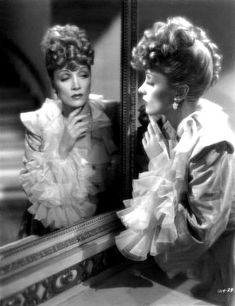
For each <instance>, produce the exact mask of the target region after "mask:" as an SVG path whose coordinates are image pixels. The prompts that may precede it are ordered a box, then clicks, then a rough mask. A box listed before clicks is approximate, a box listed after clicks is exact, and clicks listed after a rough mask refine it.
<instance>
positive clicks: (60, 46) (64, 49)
mask: <svg viewBox="0 0 235 306" xmlns="http://www.w3.org/2000/svg"><path fill="white" fill-rule="evenodd" d="M41 48H42V52H43V54H44V58H45V64H46V68H47V72H48V75H49V77H50V78H51V79H53V73H54V71H55V70H57V69H61V68H63V67H68V68H69V69H71V70H73V69H76V67H78V65H81V64H83V65H87V66H88V67H89V68H90V66H91V65H92V64H93V63H94V50H93V48H92V46H91V43H90V41H89V39H88V37H87V34H86V31H85V30H84V29H81V28H79V27H77V26H75V25H69V24H67V25H65V26H60V25H55V26H53V27H52V28H49V29H48V30H47V32H46V33H45V35H44V37H43V39H42V42H41Z"/></svg>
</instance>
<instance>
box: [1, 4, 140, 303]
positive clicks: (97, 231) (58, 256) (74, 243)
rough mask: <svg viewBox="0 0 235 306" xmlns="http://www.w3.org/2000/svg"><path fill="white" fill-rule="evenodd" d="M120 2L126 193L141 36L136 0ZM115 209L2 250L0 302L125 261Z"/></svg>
mask: <svg viewBox="0 0 235 306" xmlns="http://www.w3.org/2000/svg"><path fill="white" fill-rule="evenodd" d="M121 1H122V33H121V35H122V47H121V71H122V77H121V84H122V95H121V96H122V99H121V107H120V126H121V133H120V134H121V135H120V138H121V139H120V143H121V159H122V169H121V172H122V173H121V175H122V182H123V185H122V194H123V199H125V198H127V197H130V195H131V181H132V178H133V176H134V151H135V129H136V99H137V90H136V89H137V74H136V72H135V71H134V70H132V69H131V67H130V58H131V50H132V47H133V45H135V43H136V40H137V28H136V27H137V1H136V0H121ZM120 228H121V225H120V222H119V220H118V218H117V216H116V212H115V211H113V212H110V213H106V214H103V215H98V216H96V217H93V218H91V219H89V220H88V221H85V222H82V223H80V224H77V225H74V226H72V227H70V228H68V229H65V230H59V231H56V232H54V233H52V234H49V235H46V236H44V237H40V238H38V237H36V236H30V237H28V238H25V239H23V240H20V241H19V242H16V243H14V244H9V245H8V246H7V247H6V248H4V249H3V250H2V251H0V258H1V262H0V296H1V301H0V305H4V306H10V305H11V306H12V305H38V304H41V303H43V302H45V301H47V300H49V299H51V298H52V297H54V296H56V295H57V294H59V293H61V292H64V291H65V290H67V289H69V288H71V287H73V286H75V285H78V284H79V283H81V282H83V281H84V280H87V279H89V278H91V277H92V276H94V275H96V274H98V273H99V272H102V271H104V270H106V269H108V268H110V267H112V266H114V265H115V264H117V263H119V262H121V261H122V260H123V257H122V256H121V255H120V254H119V253H118V251H117V250H116V248H115V243H114V237H115V235H116V234H117V232H118V231H119V230H120Z"/></svg>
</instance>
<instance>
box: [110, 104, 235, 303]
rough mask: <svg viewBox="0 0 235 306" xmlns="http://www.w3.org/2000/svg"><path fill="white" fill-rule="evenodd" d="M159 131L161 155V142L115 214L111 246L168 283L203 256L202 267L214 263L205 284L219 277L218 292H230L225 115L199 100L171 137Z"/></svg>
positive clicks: (230, 187)
mask: <svg viewBox="0 0 235 306" xmlns="http://www.w3.org/2000/svg"><path fill="white" fill-rule="evenodd" d="M163 129H164V135H167V137H166V138H167V139H166V141H167V142H168V149H167V148H166V147H164V143H162V146H163V151H162V153H160V154H159V155H158V156H157V157H155V158H154V159H152V160H150V163H149V169H148V171H146V172H143V173H141V174H140V175H139V178H138V179H136V180H134V181H133V198H132V199H131V200H126V201H124V204H125V206H126V208H125V209H124V210H121V211H119V212H118V216H119V217H120V219H121V221H122V222H123V224H124V225H125V227H126V230H124V231H123V232H121V233H120V234H119V235H118V236H117V237H116V244H117V247H118V249H119V250H120V251H121V252H122V253H123V254H124V256H126V257H128V258H130V259H133V260H145V259H146V258H147V256H148V254H150V255H152V256H154V258H155V260H156V262H157V263H158V265H159V266H160V267H161V268H162V269H163V270H164V271H166V272H167V273H168V276H170V277H173V276H174V275H176V274H178V273H180V272H182V271H187V269H190V267H192V266H193V265H194V266H197V270H198V269H199V268H198V267H199V266H200V265H199V266H198V265H196V261H197V260H199V259H200V260H201V261H203V260H204V259H205V257H206V256H207V260H206V263H207V264H206V266H207V267H209V265H208V263H209V262H211V263H212V262H213V264H211V265H210V266H211V267H212V270H211V271H210V273H209V275H210V277H213V276H212V275H214V274H215V273H217V275H222V276H223V277H222V278H223V279H222V280H221V283H222V284H221V283H220V287H221V286H222V288H233V285H235V282H234V276H235V274H234V272H235V258H234V252H235V235H234V232H235V196H234V192H235V190H234V174H235V163H234V155H233V151H234V140H235V139H234V135H233V133H232V131H231V130H230V128H229V126H228V122H227V116H226V115H225V113H224V112H223V111H222V109H221V108H220V107H219V106H217V105H215V104H214V103H212V102H210V101H208V100H205V99H201V100H200V103H199V109H198V110H197V111H195V112H194V113H192V114H190V115H189V116H188V117H186V118H185V119H184V120H183V121H182V122H181V123H180V125H179V126H178V129H177V131H175V130H174V129H173V128H172V127H171V125H170V124H169V122H167V121H166V123H165V125H164V126H163ZM226 235H227V236H226ZM224 236H226V237H227V248H226V251H225V249H224V251H223V252H222V250H221V249H220V247H219V246H218V244H219V245H221V244H220V241H221V240H223V237H224ZM221 237H222V238H221ZM228 237H229V238H228ZM223 241H224V240H223ZM222 245H224V242H223V244H222ZM233 248H234V249H233ZM208 250H210V252H212V253H213V256H212V257H213V258H214V261H212V257H211V256H208V254H207V251H208ZM205 254H207V255H205ZM216 254H217V255H216ZM218 254H219V255H218ZM222 254H223V255H222ZM203 256H205V257H203ZM202 258H203V260H202ZM229 263H230V264H229ZM227 266H228V267H229V268H228V267H227ZM204 267H205V263H204ZM215 267H216V268H215ZM229 269H230V271H229ZM199 270H200V269H199ZM215 270H217V271H216V272H215ZM188 271H189V270H188ZM212 271H213V273H212ZM226 271H227V272H226ZM228 271H229V273H228ZM217 286H219V284H217ZM223 286H225V287H223ZM218 288H219V287H218ZM218 288H217V289H218ZM234 291H235V288H234ZM217 298H218V297H217Z"/></svg>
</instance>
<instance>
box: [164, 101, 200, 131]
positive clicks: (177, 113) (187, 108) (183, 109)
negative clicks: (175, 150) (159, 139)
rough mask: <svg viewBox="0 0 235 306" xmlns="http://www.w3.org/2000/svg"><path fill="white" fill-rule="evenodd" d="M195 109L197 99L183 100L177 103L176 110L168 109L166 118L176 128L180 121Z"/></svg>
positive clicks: (196, 108)
mask: <svg viewBox="0 0 235 306" xmlns="http://www.w3.org/2000/svg"><path fill="white" fill-rule="evenodd" d="M196 110H198V100H197V101H194V102H191V101H190V102H189V101H187V100H185V101H184V102H182V104H180V105H179V107H178V109H177V110H173V109H172V110H170V111H169V113H167V114H166V119H167V120H168V121H169V122H170V124H171V125H172V127H173V128H174V129H175V130H177V128H178V126H179V124H180V122H181V121H182V120H183V119H184V118H186V117H188V116H189V115H190V114H192V113H194V112H195V111H196Z"/></svg>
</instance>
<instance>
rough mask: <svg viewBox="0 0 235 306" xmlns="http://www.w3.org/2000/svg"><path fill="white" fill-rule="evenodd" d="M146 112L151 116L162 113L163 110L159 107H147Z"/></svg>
mask: <svg viewBox="0 0 235 306" xmlns="http://www.w3.org/2000/svg"><path fill="white" fill-rule="evenodd" d="M145 112H146V114H147V115H149V116H156V115H161V111H160V110H159V109H150V108H148V107H146V108H145Z"/></svg>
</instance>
